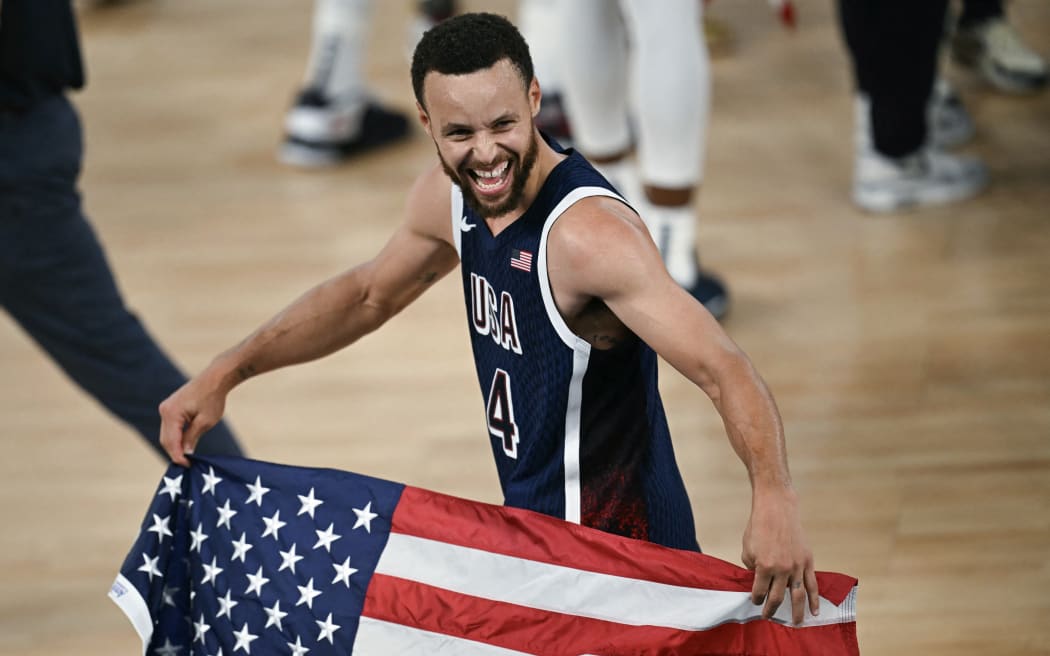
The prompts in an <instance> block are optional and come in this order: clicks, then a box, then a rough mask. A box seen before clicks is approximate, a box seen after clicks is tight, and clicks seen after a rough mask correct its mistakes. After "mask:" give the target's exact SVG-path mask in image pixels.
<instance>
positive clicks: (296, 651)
mask: <svg viewBox="0 0 1050 656" xmlns="http://www.w3.org/2000/svg"><path fill="white" fill-rule="evenodd" d="M288 648H289V649H291V650H292V656H306V652H308V651H310V648H309V647H303V644H302V643H301V642H299V637H298V636H296V638H295V644H294V645H293V644H292V643H290V642H289V643H288Z"/></svg>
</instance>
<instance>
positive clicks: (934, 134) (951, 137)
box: [926, 77, 976, 148]
mask: <svg viewBox="0 0 1050 656" xmlns="http://www.w3.org/2000/svg"><path fill="white" fill-rule="evenodd" d="M926 121H927V122H926V125H927V129H928V131H929V137H930V143H932V144H933V145H934V146H936V147H938V148H955V147H956V146H961V145H963V144H964V143H966V142H967V141H969V140H970V139H973V135H974V132H975V131H976V130H975V128H974V124H973V119H972V118H970V112H968V111H966V106H965V105H963V102H962V99H961V98H959V94H957V93H955V89H953V88H952V85H951V84H949V83H948V80H946V79H944V78H943V77H938V78H937V81H936V82H934V85H933V92H932V93H931V94H930V102H929V104H928V105H927V111H926Z"/></svg>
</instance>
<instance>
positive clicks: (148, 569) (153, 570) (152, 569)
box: [137, 554, 161, 581]
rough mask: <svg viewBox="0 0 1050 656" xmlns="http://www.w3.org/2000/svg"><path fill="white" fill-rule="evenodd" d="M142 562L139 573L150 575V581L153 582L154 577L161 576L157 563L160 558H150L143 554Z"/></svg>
mask: <svg viewBox="0 0 1050 656" xmlns="http://www.w3.org/2000/svg"><path fill="white" fill-rule="evenodd" d="M142 560H143V561H144V562H143V563H142V564H141V565H139V568H138V570H137V571H139V572H145V573H146V574H148V575H149V580H150V581H152V580H153V577H154V576H155V575H156V576H160V575H161V574H160V570H159V569H157V561H158V560H160V556H154V557H153V558H150V557H149V556H148V555H147V554H142Z"/></svg>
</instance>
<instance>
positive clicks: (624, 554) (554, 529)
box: [391, 486, 857, 605]
mask: <svg viewBox="0 0 1050 656" xmlns="http://www.w3.org/2000/svg"><path fill="white" fill-rule="evenodd" d="M391 530H393V531H395V532H397V533H403V534H405V535H414V536H416V537H421V538H428V539H431V540H438V541H441V542H447V543H449V544H455V545H459V546H464V547H472V548H475V549H482V550H484V551H489V552H492V553H498V554H503V555H505V556H513V557H516V558H526V559H528V560H535V561H539V562H543V563H553V564H559V565H567V564H570V563H571V565H572V567H574V568H576V569H581V570H587V571H591V572H598V573H601V574H612V575H616V576H623V577H627V578H633V579H643V580H647V581H653V582H656V583H666V584H668V585H680V586H688V587H694V588H705V589H708V590H725V591H729V592H749V591H750V590H751V588H752V585H753V583H754V573H753V572H751V571H750V570H746V569H744V568H742V567H737V566H736V565H733V564H732V563H727V562H725V561H723V560H719V559H717V558H712V557H711V556H706V555H704V554H699V553H694V552H692V551H682V550H678V549H668V548H666V547H662V546H659V545H655V544H652V543H649V542H643V541H641V540H631V539H629V538H623V537H620V536H618V535H612V534H610V533H603V532H601V531H598V530H596V529H590V528H586V527H583V526H578V525H575V524H568V523H566V522H564V521H562V520H559V519H555V518H553V517H548V516H547V515H542V514H540V513H536V512H531V511H528V510H522V509H520V508H508V507H506V506H496V505H492V504H485V503H480V502H477V501H467V500H466V499H460V498H456V497H451V496H448V495H444V494H440V493H437V492H431V491H429V490H424V489H421V488H416V487H411V486H405V489H404V491H403V492H402V494H401V501H400V503H398V506H397V509H396V510H395V511H394V517H393V518H392V520H391ZM568 532H571V533H572V534H573V537H574V539H573V540H566V539H565V537H566V535H567V534H568ZM817 583H818V586H819V589H820V594H821V596H822V597H824V598H825V599H828V600H829V601H831V602H832V603H834V604H836V605H838V604H841V603H842V601H843V600H844V599H845V598H846V596H847V595H848V594H849V593H850V591H851V590H852V589H853V586H855V585H856V584H857V580H856V579H854V578H852V577H849V576H846V575H844V574H838V573H835V572H817Z"/></svg>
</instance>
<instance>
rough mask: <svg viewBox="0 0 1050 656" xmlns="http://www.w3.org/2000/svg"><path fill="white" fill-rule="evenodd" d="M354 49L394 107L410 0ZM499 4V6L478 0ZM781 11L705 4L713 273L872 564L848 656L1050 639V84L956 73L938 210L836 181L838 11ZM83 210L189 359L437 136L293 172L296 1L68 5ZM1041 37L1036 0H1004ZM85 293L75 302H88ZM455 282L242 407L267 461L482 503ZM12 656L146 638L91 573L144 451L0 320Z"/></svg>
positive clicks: (132, 495) (689, 418) (683, 451)
mask: <svg viewBox="0 0 1050 656" xmlns="http://www.w3.org/2000/svg"><path fill="white" fill-rule="evenodd" d="M379 4H380V5H381V6H380V7H379V9H378V10H377V13H376V17H375V37H374V40H373V44H372V46H373V47H372V49H371V59H370V61H369V63H368V69H369V72H370V75H371V77H372V79H373V80H374V84H375V88H376V91H377V93H378V94H379V95H380V96H381V97H383V98H385V99H387V100H388V101H389V102H391V103H392V104H394V105H397V106H399V107H402V108H405V109H409V108H410V107H411V106H412V105H411V91H410V87H409V82H408V76H407V65H406V60H405V55H404V48H405V41H406V39H405V26H406V24H407V20H408V17H409V14H410V9H409V6H410V3H409V2H385V3H379ZM465 4H466V6H467V7H468V8H491V9H494V10H497V11H501V12H503V13H508V14H513V12H514V3H513V2H511V1H510V0H506V1H503V2H493V3H480V2H473V3H465ZM797 4H798V8H799V13H800V28H799V29H798V31H797V32H795V33H788V32H785V31H784V30H782V29H781V28H780V27H779V26H778V25H777V23H776V22H775V20H774V18H773V16H772V15H771V14H770V13H769V12H768V9H767V6H766V4H765V3H764V2H746V3H745V2H728V1H724V2H717V3H715V4H714V5H713V7H712V8H711V13H712V15H714V16H716V17H717V18H719V19H721V20H723V21H724V22H725V23H727V24H728V25H729V26H730V28H731V29H732V30H733V32H734V35H735V43H734V45H733V48H732V51H731V53H730V54H728V55H726V56H722V57H719V58H717V59H716V60H715V61H714V78H715V87H714V88H715V92H714V109H713V116H712V123H711V128H710V139H709V143H708V159H707V176H706V182H705V187H704V190H703V194H702V196H701V197H700V199H699V200H698V203H697V207H698V210H699V215H700V217H701V218H700V223H699V242H700V245H701V254H702V257H703V261H704V264H705V265H706V266H708V267H710V268H712V269H714V270H716V271H718V272H720V273H722V274H723V275H724V276H725V277H726V279H727V280H728V282H729V284H730V286H731V288H732V292H733V296H734V307H733V310H732V314H731V316H730V317H729V319H728V320H727V321H726V327H727V329H728V330H729V332H730V333H731V334H732V336H733V337H734V338H735V339H736V340H737V341H738V342H739V343H740V344H741V345H742V346H743V347H744V348H745V349H746V350H747V351H748V352H749V353H750V355H751V356H752V358H753V359H754V361H755V363H756V364H757V366H758V368H759V370H760V371H761V372H763V374H764V376H765V377H766V378H767V380H768V382H769V384H770V386H771V387H772V389H773V391H774V393H775V395H776V396H777V398H778V401H779V403H780V407H781V410H782V412H783V415H784V421H785V424H786V427H787V434H788V440H789V452H790V458H791V465H792V471H793V475H794V478H795V483H796V485H797V487H798V488H799V490H800V491H801V494H802V499H803V504H804V516H805V524H806V528H807V530H808V534H809V538H810V540H811V543H812V547H813V549H814V551H815V553H816V558H817V564H818V567H819V568H821V569H830V570H837V571H842V572H847V573H850V574H852V575H855V576H857V577H858V578H859V579H860V581H861V587H860V595H859V603H858V612H859V635H860V641H861V648H862V649H863V651H864V653H865V654H869V655H879V654H893V655H900V654H922V655H924V656H941V655H945V656H946V655H948V654H951V655H952V656H961V655H968V654H974V655H977V654H980V655H981V656H988V655H995V656H1008V655H1015V656H1020V655H1026V656H1035V655H1037V654H1043V655H1045V654H1050V628H1048V627H1050V623H1048V622H1047V619H1046V618H1047V617H1048V615H1050V288H1048V284H1050V210H1048V208H1050V131H1048V125H1050V93H1044V94H1042V95H1040V96H1036V97H1029V98H1015V97H1006V96H1002V95H999V94H996V93H994V92H991V91H990V90H989V89H987V88H986V87H984V86H982V85H981V84H980V83H977V82H975V81H974V80H972V79H971V78H969V77H967V76H965V75H963V74H962V73H961V72H960V71H958V70H957V69H954V68H952V67H950V66H949V67H948V69H947V70H948V72H949V75H950V77H952V78H953V79H954V80H956V81H957V82H958V83H959V88H960V90H961V92H962V94H963V96H964V98H965V100H966V101H967V103H968V105H969V107H970V109H971V111H972V113H973V115H974V117H975V119H976V121H977V125H978V135H977V138H976V140H975V141H974V142H973V144H972V145H971V146H969V147H968V149H969V150H971V151H972V152H975V153H979V154H981V155H982V156H984V158H985V159H986V161H987V163H988V165H989V167H990V170H991V173H992V177H993V181H992V184H991V186H990V188H989V189H988V190H987V192H986V193H984V194H983V195H982V196H980V197H979V198H977V199H975V200H973V201H971V202H967V203H963V204H959V205H955V206H951V207H945V208H940V209H927V210H922V211H915V212H907V213H901V214H896V215H890V216H869V215H865V214H863V213H861V212H859V211H857V210H856V209H854V208H853V206H852V205H851V204H850V203H849V201H848V187H849V180H850V169H851V156H852V150H851V141H850V135H851V119H850V116H851V114H850V112H851V101H850V95H849V77H848V69H847V66H848V63H847V59H846V56H845V54H844V51H843V48H842V46H841V42H840V38H839V34H838V31H837V27H836V23H835V20H834V14H833V12H832V9H831V6H830V4H831V3H828V2H817V1H816V0H807V1H801V2H798V3H797ZM80 10H81V19H82V25H81V27H82V40H83V45H84V49H85V53H86V59H87V64H88V68H89V80H90V82H89V87H88V89H87V90H86V91H85V92H83V93H80V94H77V95H76V102H77V104H78V106H79V107H80V109H81V111H82V114H83V118H84V123H85V128H86V137H87V161H86V171H85V174H84V176H83V179H82V187H83V190H84V200H85V204H86V208H87V210H88V213H89V214H90V216H91V217H92V219H93V221H94V223H95V225H96V226H97V228H98V231H99V233H100V234H101V236H102V239H103V241H104V242H105V244H106V246H107V248H108V252H109V256H110V258H111V261H112V265H113V267H114V269H115V271H116V272H117V274H118V276H119V279H120V282H121V285H122V288H123V290H124V292H125V294H126V296H127V299H128V302H129V304H130V305H131V306H133V307H134V308H135V309H136V310H137V311H138V312H139V313H140V315H141V316H142V317H143V318H144V319H145V321H146V323H147V324H148V326H149V327H150V328H151V330H152V331H153V333H154V334H155V335H156V336H157V337H158V338H159V340H160V341H161V342H162V343H163V344H164V345H165V346H166V348H167V349H168V350H169V351H170V352H171V353H172V354H173V355H174V356H175V358H176V359H177V360H178V361H179V362H180V363H181V364H182V365H183V366H184V367H185V368H186V369H188V370H190V371H197V370H199V369H200V368H201V367H202V366H204V365H205V364H206V363H207V362H208V360H209V359H210V358H211V356H212V355H214V354H215V353H217V352H219V351H220V350H222V349H224V348H226V347H228V346H229V345H231V344H232V343H234V342H235V341H236V340H238V339H240V338H241V337H242V336H243V335H244V334H246V333H247V332H248V331H250V330H251V329H252V328H254V327H255V326H256V325H257V324H259V323H260V322H261V321H263V320H264V319H266V318H268V317H269V316H270V315H271V314H273V313H274V312H275V311H277V310H278V309H279V308H281V307H283V305H284V304H286V303H287V302H288V301H290V300H291V299H292V298H294V297H295V296H296V295H298V294H299V293H300V292H301V291H303V290H305V289H306V288H307V287H309V286H310V285H312V284H314V283H316V282H318V281H320V280H321V279H323V278H325V277H327V276H329V275H331V274H334V273H335V272H337V271H339V270H341V269H342V268H344V267H347V266H349V265H351V264H354V263H357V262H360V261H361V260H363V259H364V258H366V257H368V256H369V255H370V254H372V253H373V252H374V251H375V250H376V249H377V248H378V246H379V245H380V244H381V243H382V242H383V240H384V239H385V237H386V236H387V235H388V233H389V232H390V231H391V229H392V227H393V226H394V224H395V222H396V221H397V220H398V214H399V210H400V204H401V201H402V198H403V194H404V191H405V189H406V187H407V186H408V184H409V182H410V180H411V179H412V177H413V176H414V175H415V173H417V172H418V171H419V170H421V169H422V168H423V167H424V166H426V165H427V164H428V163H429V162H430V161H431V158H432V150H431V148H432V146H431V144H430V143H429V141H428V140H427V139H426V138H425V137H424V135H423V134H422V132H421V131H420V130H418V129H417V130H416V132H415V135H414V136H413V138H412V139H411V140H410V141H408V142H406V143H404V144H402V145H399V146H396V147H393V148H390V149H388V150H384V151H380V152H377V153H375V154H372V155H370V156H367V157H362V158H361V159H359V160H356V161H354V162H352V163H349V164H347V165H345V166H341V167H339V168H336V169H332V170H325V171H316V172H304V171H300V170H295V169H292V168H288V167H286V166H283V165H280V164H278V163H277V162H276V161H275V158H274V154H275V149H276V145H277V143H278V140H279V135H280V125H281V120H282V117H283V113H284V111H285V109H286V108H287V105H288V103H289V101H290V98H291V95H292V93H293V91H294V89H295V88H296V86H297V85H298V83H299V81H300V78H301V75H302V71H303V68H304V66H305V61H306V54H307V48H308V43H309V26H310V17H311V4H309V3H307V2H286V1H283V0H227V1H226V2H221V3H216V2H206V1H204V0H178V1H176V0H144V1H142V2H137V3H130V4H118V5H116V6H109V7H100V6H97V5H89V4H85V5H82V6H80ZM1010 11H1011V13H1012V16H1013V21H1014V22H1015V24H1016V25H1017V26H1018V27H1019V29H1020V30H1021V32H1022V33H1023V34H1024V35H1025V37H1026V38H1027V39H1028V40H1029V42H1030V43H1033V44H1036V46H1037V47H1038V48H1039V49H1040V50H1041V51H1042V53H1043V55H1044V56H1047V55H1050V38H1048V35H1050V6H1048V5H1047V4H1046V3H1044V2H1041V1H1039V0H1018V1H1017V2H1014V3H1011V5H1010ZM74 293H75V292H74ZM463 314H464V310H463V301H462V299H461V295H460V291H459V289H458V285H457V283H456V282H455V277H454V276H450V277H449V278H448V279H446V280H445V281H443V282H442V283H440V284H439V285H438V286H437V287H436V288H435V289H433V290H432V291H431V292H430V293H428V294H427V295H426V296H424V297H423V298H422V299H421V300H420V301H419V302H418V303H417V304H416V305H415V306H413V307H412V308H410V309H408V310H407V311H406V312H404V314H403V315H401V316H399V317H397V318H396V319H394V320H393V321H392V322H391V323H390V324H389V325H388V326H387V327H386V328H384V329H383V330H382V331H380V332H379V333H377V334H375V335H373V336H371V337H368V338H367V339H365V340H364V341H363V342H362V343H360V344H359V345H358V346H356V347H354V348H352V349H350V350H348V351H346V352H343V353H341V354H338V355H336V356H334V357H331V358H329V359H328V360H326V361H323V362H319V363H314V364H311V365H305V366H301V367H298V368H293V369H288V370H284V371H281V372H277V373H273V374H270V375H268V376H265V377H263V378H260V379H258V380H255V381H253V382H251V383H249V384H247V385H245V386H243V388H241V389H239V390H237V391H236V392H235V393H234V395H233V396H232V397H231V401H230V404H229V407H228V412H229V417H230V419H231V420H232V423H233V426H234V427H235V428H236V430H237V431H238V433H239V435H240V436H241V438H242V439H243V441H244V442H245V444H246V446H247V447H248V449H249V450H250V453H251V455H253V456H255V457H258V458H262V459H266V460H273V461H277V462H283V463H290V464H301V465H322V466H331V467H337V468H342V469H349V470H354V471H359V472H363V473H368V474H371V475H374V476H381V477H386V478H391V479H394V480H399V481H404V482H409V483H412V484H415V485H419V486H424V487H431V488H434V489H437V490H440V491H443V492H448V493H452V494H458V495H462V496H467V497H472V498H477V499H481V500H485V501H491V502H499V501H500V497H499V494H498V486H497V481H496V476H495V470H494V467H493V465H492V463H491V462H490V459H491V456H490V454H489V447H488V444H487V437H486V435H487V433H486V430H485V426H484V422H483V418H482V405H481V403H480V398H479V395H478V389H477V383H476V381H475V379H474V374H473V369H472V363H471V361H470V355H469V350H468V342H467V337H466V333H465V326H464V316H463ZM0 384H2V385H3V394H2V395H0V431H2V433H3V438H4V439H3V446H4V456H3V457H2V458H0V480H2V483H0V527H2V529H0V654H3V655H5V656H6V655H12V656H14V655H18V656H38V655H45V654H46V655H49V656H50V655H53V654H67V653H77V654H87V655H94V654H107V655H109V654H133V653H137V652H138V650H139V649H140V647H139V645H138V640H137V637H136V636H135V633H134V631H133V630H132V628H131V626H130V625H129V624H128V623H127V622H126V621H125V619H124V618H123V616H122V615H121V613H120V612H119V610H118V609H117V608H116V607H115V606H114V605H113V604H111V603H110V602H109V600H108V599H107V598H106V592H107V589H108V587H109V583H110V582H111V580H112V578H113V576H114V574H115V572H116V571H117V568H118V567H119V566H120V564H121V562H122V560H123V558H124V556H125V554H126V552H127V549H128V548H129V547H130V545H131V543H132V541H133V539H134V536H135V534H136V531H137V527H138V524H139V522H140V521H141V518H142V515H143V513H144V511H145V509H146V505H147V503H148V502H149V500H150V496H151V493H152V490H153V487H154V485H155V484H156V482H157V481H158V479H159V476H160V473H161V471H162V464H161V463H160V462H159V461H158V460H157V459H156V457H155V456H153V455H152V453H150V452H149V451H147V450H146V448H145V447H144V446H143V445H142V444H141V443H140V441H139V440H138V438H137V437H136V436H134V435H133V434H132V433H131V432H130V431H129V430H128V429H127V428H125V427H124V426H123V425H121V424H119V423H118V422H116V421H115V420H113V419H112V418H110V417H109V416H107V415H106V414H104V413H103V412H102V411H101V410H100V409H99V408H98V407H96V406H95V404H94V402H93V401H92V400H91V399H90V398H88V397H86V396H85V395H84V394H82V393H81V392H80V391H78V390H76V389H75V388H74V387H72V386H71V385H70V384H69V383H68V382H67V381H66V379H65V378H64V377H63V376H62V374H60V373H59V372H58V371H57V369H56V368H55V367H54V366H53V365H52V364H51V363H50V362H49V361H48V360H47V359H46V358H45V357H44V356H43V355H42V354H41V353H40V352H39V351H38V350H37V349H36V348H35V347H34V346H33V345H31V344H30V343H29V342H28V340H27V339H26V338H25V336H24V335H23V334H22V333H21V332H20V330H18V329H17V327H16V326H15V325H14V324H13V323H12V322H11V321H9V320H8V319H6V318H5V319H0ZM662 388H663V390H664V395H665V396H664V398H665V403H666V406H667V410H668V415H669V420H670V423H671V427H672V431H673V433H674V434H675V436H676V448H677V452H678V456H679V460H680V464H681V467H682V470H683V472H684V475H685V478H686V482H687V485H688V487H689V490H690V493H691V497H692V501H693V504H694V507H695V511H696V515H697V521H698V530H699V536H700V541H701V544H702V545H703V546H704V547H705V549H706V551H707V552H708V553H711V554H713V555H715V556H718V557H721V558H724V559H727V560H730V561H733V562H739V555H740V538H741V534H742V530H743V527H744V524H745V521H746V519H747V511H748V504H749V490H748V484H747V479H746V477H745V475H744V471H743V468H742V466H741V465H740V464H739V462H738V461H737V460H736V458H735V456H734V455H733V453H732V450H731V449H730V448H729V446H728V443H727V441H726V438H725V436H724V434H723V431H722V428H721V424H720V421H719V419H718V417H717V415H716V413H715V412H714V410H713V408H712V406H711V404H710V403H709V402H708V401H707V400H706V399H704V398H703V397H702V395H701V394H700V393H699V392H698V391H697V390H696V389H694V388H693V387H692V386H691V385H690V384H688V383H687V382H686V381H684V379H682V378H681V377H680V376H678V374H676V373H675V372H674V371H672V370H670V369H669V368H665V369H664V370H663V378H662Z"/></svg>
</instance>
